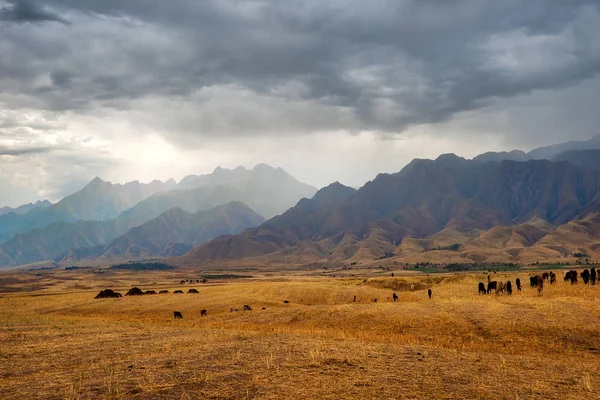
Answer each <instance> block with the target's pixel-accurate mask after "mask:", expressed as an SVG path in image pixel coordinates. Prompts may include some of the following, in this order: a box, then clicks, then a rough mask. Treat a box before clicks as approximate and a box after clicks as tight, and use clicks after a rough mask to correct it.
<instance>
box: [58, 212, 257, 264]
mask: <svg viewBox="0 0 600 400" xmlns="http://www.w3.org/2000/svg"><path fill="white" fill-rule="evenodd" d="M264 220H265V219H264V218H263V217H262V216H260V215H259V214H257V213H255V212H254V211H252V210H251V209H250V208H249V207H248V206H247V205H245V204H243V203H240V202H231V203H228V204H225V205H220V206H217V207H215V208H212V209H210V210H206V211H199V212H196V213H193V214H190V213H188V212H186V211H184V210H182V209H181V208H172V209H170V210H169V211H167V212H165V213H163V214H161V215H160V216H158V217H157V218H155V219H152V220H150V221H148V222H146V223H144V224H142V225H140V226H138V227H135V228H132V229H130V230H129V231H128V232H127V233H125V234H124V235H122V236H120V237H119V238H117V239H115V240H113V241H111V242H110V243H108V244H106V245H104V246H96V247H87V248H79V249H73V250H71V251H69V252H68V253H66V254H64V255H62V256H61V257H59V258H58V259H57V260H56V261H57V262H61V263H66V264H76V263H77V262H78V261H79V260H82V259H85V262H86V265H89V264H90V263H95V264H106V263H112V262H122V261H128V260H139V259H148V258H153V257H168V256H179V255H183V254H185V253H187V252H188V251H189V250H190V249H191V248H193V247H194V246H195V245H198V244H201V243H204V242H206V241H208V240H210V239H213V238H215V237H217V236H220V235H224V234H237V233H240V232H242V231H244V230H245V229H247V228H253V227H255V226H257V225H260V224H261V223H262V222H264Z"/></svg>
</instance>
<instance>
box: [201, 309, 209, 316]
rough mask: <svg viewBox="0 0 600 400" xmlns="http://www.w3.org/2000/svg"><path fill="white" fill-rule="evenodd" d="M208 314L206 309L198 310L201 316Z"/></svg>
mask: <svg viewBox="0 0 600 400" xmlns="http://www.w3.org/2000/svg"><path fill="white" fill-rule="evenodd" d="M207 315H208V311H206V310H200V316H201V317H206V316H207Z"/></svg>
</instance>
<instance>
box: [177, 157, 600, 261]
mask: <svg viewBox="0 0 600 400" xmlns="http://www.w3.org/2000/svg"><path fill="white" fill-rule="evenodd" d="M321 199H330V201H322V200H321ZM599 213H600V171H598V170H594V169H588V168H583V167H577V166H575V165H573V164H571V163H569V162H552V161H548V160H532V161H527V162H516V161H507V160H504V161H501V162H481V161H478V160H465V159H463V158H460V157H457V156H455V155H452V154H449V155H442V156H440V157H439V158H438V159H437V160H435V161H432V160H414V161H413V162H411V163H410V164H409V165H407V166H406V167H405V168H404V169H402V170H401V171H400V172H398V173H395V174H380V175H378V176H377V177H376V178H375V179H374V180H373V181H371V182H368V183H367V184H365V185H364V186H363V187H362V188H360V189H359V190H357V191H354V190H353V189H351V188H348V187H344V186H343V185H340V184H333V185H330V186H328V187H326V188H323V189H321V190H320V191H319V192H318V193H317V194H316V195H315V196H314V197H313V198H312V199H311V200H302V201H300V202H299V203H298V205H297V206H295V207H293V208H292V209H290V210H288V211H287V212H286V213H284V214H282V215H281V216H277V217H274V218H272V219H271V220H269V221H267V222H265V223H264V224H262V225H261V226H259V227H257V228H254V229H250V230H247V231H245V232H243V233H241V234H239V235H232V236H223V237H220V238H217V239H214V240H212V241H210V242H208V243H205V244H203V245H200V246H198V247H196V248H195V249H193V250H191V251H190V252H189V253H188V254H187V255H185V256H184V257H181V258H179V259H178V260H177V261H178V262H180V263H181V264H188V265H198V264H202V263H204V262H229V261H233V260H235V262H236V263H237V264H240V260H242V259H243V261H244V263H249V262H250V263H256V264H263V265H267V264H268V265H274V264H277V263H280V264H305V263H315V262H319V263H326V264H336V263H347V262H354V261H357V262H358V261H361V262H364V261H373V260H376V259H378V258H381V257H384V256H386V255H390V254H394V257H393V259H394V260H395V261H400V262H419V261H430V260H431V261H433V260H438V259H440V258H441V259H444V260H446V261H447V260H454V261H456V260H461V261H465V262H487V261H497V260H502V261H504V262H506V261H515V262H525V261H530V260H537V259H540V258H541V259H547V258H553V257H554V258H559V257H563V256H564V255H572V254H573V253H575V252H581V253H585V254H593V255H599V254H600V253H599V252H600V235H599V233H600V229H596V228H593V229H592V228H586V231H583V230H582V228H581V227H582V226H586V227H589V226H592V227H593V226H594V225H593V224H594V223H595V222H596V221H598V218H599V217H598V215H599ZM577 229H579V234H578V235H577V236H573V237H576V238H577V240H573V241H569V240H558V239H557V238H559V237H562V238H563V239H565V237H568V236H569V235H565V233H566V232H575V231H577ZM582 232H587V233H585V234H583V233H582ZM582 235H584V236H585V238H586V240H582ZM484 244H485V245H484ZM450 249H451V250H450Z"/></svg>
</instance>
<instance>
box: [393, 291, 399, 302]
mask: <svg viewBox="0 0 600 400" xmlns="http://www.w3.org/2000/svg"><path fill="white" fill-rule="evenodd" d="M392 298H393V299H394V302H396V300H398V295H397V294H396V293H394V294H393V295H392Z"/></svg>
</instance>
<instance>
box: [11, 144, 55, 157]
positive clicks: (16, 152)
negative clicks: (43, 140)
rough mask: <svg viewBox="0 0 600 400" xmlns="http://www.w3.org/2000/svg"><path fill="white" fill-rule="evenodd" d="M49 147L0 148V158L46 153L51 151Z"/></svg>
mask: <svg viewBox="0 0 600 400" xmlns="http://www.w3.org/2000/svg"><path fill="white" fill-rule="evenodd" d="M51 150H52V148H51V147H40V146H32V147H21V146H19V147H12V148H11V147H5V146H0V156H21V155H24V154H37V153H48V152H49V151H51Z"/></svg>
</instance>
